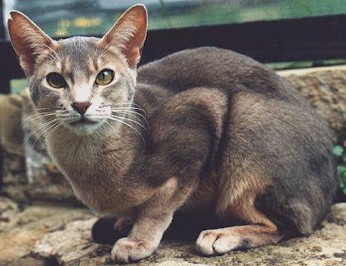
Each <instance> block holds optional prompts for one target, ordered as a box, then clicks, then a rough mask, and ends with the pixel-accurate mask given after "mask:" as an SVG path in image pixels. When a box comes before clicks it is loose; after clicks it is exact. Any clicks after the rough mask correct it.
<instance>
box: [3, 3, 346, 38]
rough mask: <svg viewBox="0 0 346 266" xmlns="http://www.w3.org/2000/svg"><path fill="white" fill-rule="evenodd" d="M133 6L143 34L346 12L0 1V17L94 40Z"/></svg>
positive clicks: (338, 7) (339, 7) (320, 6)
mask: <svg viewBox="0 0 346 266" xmlns="http://www.w3.org/2000/svg"><path fill="white" fill-rule="evenodd" d="M138 2H141V3H143V4H145V5H146V6H147V7H148V10H149V15H150V20H149V29H167V28H181V27H191V26H204V25H219V24H229V23H243V22H249V21H264V20H279V19H287V18H302V17H316V16H326V15H336V14H345V13H346V1H345V0H142V1H136V0H3V5H4V7H3V9H2V12H3V16H4V18H5V19H4V22H6V21H7V18H8V14H9V11H10V10H12V9H16V10H20V11H22V12H24V13H25V14H26V15H28V16H29V17H30V18H31V19H32V20H33V21H35V22H36V23H37V24H38V25H39V26H40V27H42V29H43V30H44V31H45V32H47V33H48V35H50V36H55V37H61V36H70V35H76V34H78V35H100V34H102V33H104V32H105V31H107V29H109V27H110V26H111V25H113V23H114V21H115V20H116V19H117V18H118V17H119V16H120V14H121V13H122V12H123V11H124V10H125V9H127V8H128V7H129V6H131V5H133V4H136V3H138Z"/></svg>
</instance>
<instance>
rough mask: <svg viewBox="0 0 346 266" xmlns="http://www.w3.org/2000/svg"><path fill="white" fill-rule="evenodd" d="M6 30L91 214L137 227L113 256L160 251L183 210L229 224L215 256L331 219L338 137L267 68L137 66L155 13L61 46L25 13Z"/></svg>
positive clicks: (183, 54) (195, 63) (228, 62)
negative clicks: (150, 17)
mask: <svg viewBox="0 0 346 266" xmlns="http://www.w3.org/2000/svg"><path fill="white" fill-rule="evenodd" d="M8 29H9V33H10V37H11V42H12V45H13V47H14V50H15V52H16V53H17V55H18V56H19V61H20V64H21V67H22V68H23V70H24V72H25V74H26V76H27V78H28V82H29V86H30V91H31V98H32V101H33V103H34V104H35V106H36V108H37V112H39V113H40V114H41V117H42V119H43V121H44V122H43V123H44V124H43V125H44V127H45V129H46V139H45V141H46V143H47V148H48V152H49V154H50V156H51V157H52V158H53V160H54V161H55V162H56V164H57V166H58V167H59V169H60V170H61V171H62V172H63V174H64V176H65V177H66V178H67V179H68V181H69V182H70V184H71V186H72V188H73V190H74V193H75V195H76V196H77V197H78V198H79V199H80V200H81V201H82V202H83V203H84V204H86V205H87V206H89V207H90V208H92V209H95V210H97V211H99V212H101V213H111V214H116V215H117V216H118V217H119V219H118V220H117V221H116V223H115V225H114V230H115V231H119V232H121V231H122V230H123V229H124V228H127V227H130V228H131V229H130V232H129V234H128V235H127V236H126V237H123V238H120V239H119V240H118V241H117V242H116V243H115V244H114V246H113V248H112V251H111V257H112V259H113V260H115V261H117V262H125V263H126V262H133V261H138V260H141V259H143V258H145V257H148V256H150V255H151V254H152V253H154V252H155V250H156V249H157V248H158V246H159V243H160V241H161V238H162V236H163V234H164V232H165V230H166V229H167V228H168V227H169V225H170V223H171V221H172V218H173V215H174V213H175V211H179V212H181V213H184V212H186V213H191V212H192V213H193V212H201V211H206V212H211V213H213V215H214V216H215V217H218V218H220V219H221V220H222V221H224V222H225V223H226V224H227V227H222V228H218V229H210V230H204V231H202V232H201V233H200V234H199V236H198V238H197V242H196V249H197V251H198V252H200V253H201V254H204V255H217V254H223V253H226V252H228V251H231V250H235V249H240V248H252V247H257V246H261V245H266V244H272V243H277V242H279V241H280V240H282V239H285V238H287V237H290V236H291V235H292V234H295V233H298V234H301V235H308V234H310V233H311V232H312V231H313V230H314V229H315V228H316V227H317V226H318V224H319V223H320V221H321V220H322V219H323V218H324V217H325V215H326V214H327V212H328V210H329V208H330V206H331V204H332V201H333V196H334V193H335V190H336V188H337V185H338V181H337V177H336V171H335V166H334V162H333V157H332V153H331V149H332V142H331V136H330V133H329V130H328V128H327V126H326V124H325V123H324V122H323V121H322V119H321V118H320V117H319V116H318V115H317V114H316V112H315V111H314V110H313V109H312V108H311V107H310V106H309V105H308V104H307V103H306V102H305V101H304V100H303V99H302V97H301V96H300V95H299V94H298V92H297V91H296V90H295V89H294V88H293V87H292V86H291V85H290V84H289V83H288V82H287V81H286V80H284V79H282V78H280V77H279V76H277V75H276V74H275V73H274V72H273V71H272V70H270V69H268V68H267V67H265V66H263V65H262V64H260V63H258V62H257V61H255V60H253V59H251V58H248V57H246V56H244V55H240V54H238V53H235V52H232V51H229V50H224V49H218V48H215V47H201V48H196V49H190V50H184V51H180V52H177V53H174V54H171V55H169V56H167V57H165V58H163V59H160V60H157V61H154V62H152V63H148V64H146V65H144V66H142V67H140V68H139V69H138V70H137V65H138V63H139V61H140V56H141V52H142V48H143V45H144V41H145V39H146V34H147V11H146V8H145V7H144V6H143V5H135V6H133V7H131V8H129V9H128V10H127V11H126V12H125V13H124V14H123V15H122V16H121V17H120V18H119V19H118V21H117V22H116V23H115V25H114V26H113V27H112V28H111V29H110V30H109V31H108V32H107V33H106V34H105V35H104V36H103V37H102V38H95V37H72V38H68V39H63V40H58V41H55V40H53V39H51V38H50V37H48V36H47V35H46V34H45V33H44V32H43V31H42V30H41V29H40V28H39V27H38V26H37V25H35V24H34V23H33V22H32V21H31V20H30V19H29V18H27V17H26V16H25V15H24V14H22V13H20V12H18V11H13V12H11V18H10V19H9V21H8ZM232 221H238V224H237V226H232V225H233V223H232Z"/></svg>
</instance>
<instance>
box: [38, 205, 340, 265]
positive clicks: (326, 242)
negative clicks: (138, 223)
mask: <svg viewBox="0 0 346 266" xmlns="http://www.w3.org/2000/svg"><path fill="white" fill-rule="evenodd" d="M94 222H95V218H91V219H89V220H83V221H74V222H71V223H69V224H67V225H66V226H65V227H64V228H63V229H62V230H57V231H55V232H52V233H48V234H46V235H45V236H44V237H42V238H41V239H40V240H38V241H37V242H36V245H35V247H34V248H33V252H32V254H33V255H35V256H36V257H39V258H54V259H55V260H56V261H57V262H58V263H59V265H85V266H87V265H90V266H91V265H104V264H107V265H110V264H112V265H114V263H112V262H111V260H110V251H111V246H107V245H99V244H95V243H93V242H92V240H91V236H90V230H91V227H92V225H93V223H94ZM196 264H197V265H198V264H199V265H239V266H254V265H283V266H285V265H287V266H288V265H307V266H310V265H311V266H313V265H329V266H332V265H340V266H341V265H346V203H339V204H336V205H335V206H334V207H333V210H332V212H331V214H330V215H329V216H328V217H327V219H326V220H325V221H324V222H323V226H322V228H321V229H320V230H317V231H316V232H314V233H313V234H312V235H311V236H309V237H300V238H295V239H291V240H288V241H284V242H281V243H280V244H278V245H269V246H264V247H259V248H255V249H251V250H246V251H234V252H230V253H228V254H225V255H223V256H217V257H202V256H199V255H198V254H197V253H196V252H195V250H194V243H187V242H183V241H164V242H163V243H162V244H161V245H160V248H159V250H158V251H157V252H156V253H155V254H154V255H153V256H151V257H149V258H147V259H145V260H143V261H141V262H140V263H137V264H134V265H143V266H146V265H157V266H159V265H160V266H175V265H196Z"/></svg>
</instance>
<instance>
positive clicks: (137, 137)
mask: <svg viewBox="0 0 346 266" xmlns="http://www.w3.org/2000/svg"><path fill="white" fill-rule="evenodd" d="M131 126H132V127H135V125H131ZM132 127H129V126H126V125H120V124H118V123H113V124H107V123H105V124H104V125H102V126H101V127H100V128H98V129H96V130H95V131H94V132H93V133H91V134H78V133H76V132H74V131H73V130H71V129H68V128H65V127H64V128H61V130H57V131H56V132H55V133H54V134H52V136H50V137H49V138H48V139H47V140H46V142H47V147H48V151H49V153H50V155H51V156H52V157H53V158H54V159H55V160H56V161H57V163H58V164H59V165H60V168H62V170H63V171H65V172H66V173H67V175H69V172H74V171H75V169H73V168H79V169H83V167H84V169H89V170H91V169H92V168H94V166H96V165H98V166H99V165H100V162H103V161H105V157H106V156H109V154H111V153H113V154H114V156H113V157H112V158H113V160H114V157H116V158H118V160H119V162H116V161H114V162H113V163H114V164H117V163H119V164H125V163H124V162H126V164H129V162H131V161H132V160H133V158H134V157H135V156H138V155H140V152H141V151H143V150H144V149H139V147H143V145H144V144H143V138H144V137H145V132H143V129H141V128H140V127H135V129H136V131H135V130H134V129H133V128H132ZM120 154H121V156H118V155H120ZM115 155H117V156H115Z"/></svg>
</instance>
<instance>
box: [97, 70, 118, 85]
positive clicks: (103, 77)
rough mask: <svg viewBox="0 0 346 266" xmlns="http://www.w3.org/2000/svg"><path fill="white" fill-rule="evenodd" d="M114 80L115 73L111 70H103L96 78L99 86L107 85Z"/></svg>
mask: <svg viewBox="0 0 346 266" xmlns="http://www.w3.org/2000/svg"><path fill="white" fill-rule="evenodd" d="M113 79H114V71H113V70H110V69H103V70H102V71H101V72H100V73H98V75H97V76H96V80H95V83H96V84H97V85H101V86H102V85H107V84H109V83H111V82H112V81H113Z"/></svg>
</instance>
